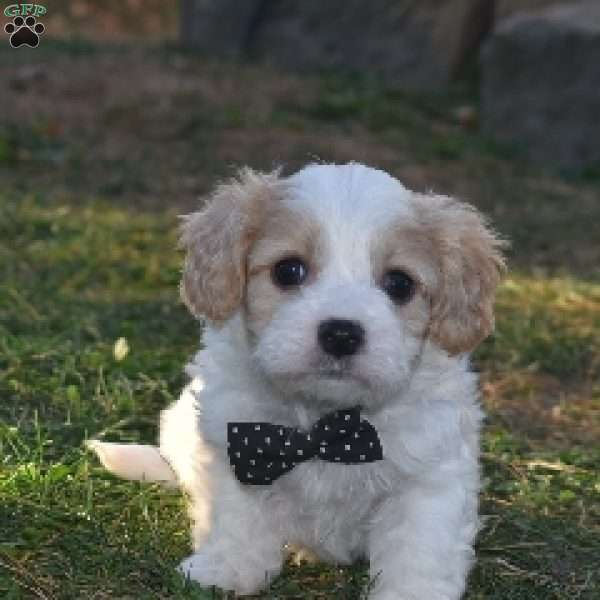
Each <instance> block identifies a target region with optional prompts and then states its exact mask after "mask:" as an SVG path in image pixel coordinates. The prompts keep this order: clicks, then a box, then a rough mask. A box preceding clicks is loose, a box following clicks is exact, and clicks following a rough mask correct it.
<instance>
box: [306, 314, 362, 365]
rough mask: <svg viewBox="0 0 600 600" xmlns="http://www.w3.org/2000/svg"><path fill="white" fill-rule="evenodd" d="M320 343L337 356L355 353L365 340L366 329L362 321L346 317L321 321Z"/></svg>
mask: <svg viewBox="0 0 600 600" xmlns="http://www.w3.org/2000/svg"><path fill="white" fill-rule="evenodd" d="M317 338H318V340H319V345H320V346H321V348H323V350H324V351H325V352H327V354H331V355H332V356H335V357H336V358H340V357H342V356H350V355H351V354H355V353H356V352H357V351H358V349H359V348H360V347H361V346H362V345H363V343H364V341H365V330H364V329H363V328H362V325H360V323H356V322H354V321H348V320H346V319H327V321H322V322H321V323H319V329H318V331H317Z"/></svg>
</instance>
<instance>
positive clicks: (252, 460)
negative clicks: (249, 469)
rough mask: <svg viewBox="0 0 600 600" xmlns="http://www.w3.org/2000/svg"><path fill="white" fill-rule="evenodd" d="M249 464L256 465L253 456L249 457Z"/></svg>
mask: <svg viewBox="0 0 600 600" xmlns="http://www.w3.org/2000/svg"><path fill="white" fill-rule="evenodd" d="M250 464H251V465H252V466H255V465H256V461H255V460H254V459H253V458H251V459H250Z"/></svg>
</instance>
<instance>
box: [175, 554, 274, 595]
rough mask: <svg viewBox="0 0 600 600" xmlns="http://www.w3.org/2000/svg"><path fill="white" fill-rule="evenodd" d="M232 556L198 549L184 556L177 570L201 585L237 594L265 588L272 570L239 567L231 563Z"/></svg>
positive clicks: (252, 566) (250, 566)
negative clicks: (261, 570)
mask: <svg viewBox="0 0 600 600" xmlns="http://www.w3.org/2000/svg"><path fill="white" fill-rule="evenodd" d="M232 560H233V557H225V556H222V555H221V554H220V553H210V552H203V551H200V552H198V553H196V554H192V555H191V556H190V557H189V558H186V559H185V560H184V561H182V562H181V564H180V565H179V567H178V569H177V570H178V571H179V572H180V573H181V574H182V575H183V576H184V577H186V578H189V579H191V580H192V581H196V582H197V583H199V584H200V585H201V586H203V587H211V586H213V585H214V586H216V587H218V588H221V589H222V590H233V591H234V592H236V593H237V594H242V595H245V594H254V593H256V592H258V591H260V590H261V589H263V588H265V587H266V586H267V585H268V583H269V580H270V579H271V577H272V576H274V575H275V573H274V572H269V571H264V572H259V570H258V569H256V565H246V566H245V567H241V568H240V566H239V565H236V567H237V568H236V567H234V565H233V562H232Z"/></svg>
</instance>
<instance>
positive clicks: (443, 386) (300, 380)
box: [108, 165, 482, 600]
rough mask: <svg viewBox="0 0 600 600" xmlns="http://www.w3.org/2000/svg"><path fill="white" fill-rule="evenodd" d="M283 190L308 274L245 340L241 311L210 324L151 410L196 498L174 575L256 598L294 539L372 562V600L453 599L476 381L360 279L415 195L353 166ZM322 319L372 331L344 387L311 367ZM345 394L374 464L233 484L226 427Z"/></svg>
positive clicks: (472, 515)
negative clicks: (179, 384) (368, 426)
mask: <svg viewBox="0 0 600 600" xmlns="http://www.w3.org/2000/svg"><path fill="white" fill-rule="evenodd" d="M287 189H288V192H287V196H286V199H285V200H284V201H285V202H287V203H288V205H289V206H290V207H293V208H294V210H296V211H301V212H302V211H304V212H306V214H310V215H311V216H312V217H313V218H316V219H317V220H318V222H319V223H320V224H321V225H322V230H323V239H324V240H325V242H324V244H323V247H322V248H321V253H322V255H321V259H322V262H323V264H324V268H323V271H322V272H321V273H320V276H319V279H318V280H317V281H316V282H314V283H313V284H312V285H311V286H308V287H307V289H305V290H303V291H302V292H301V293H299V294H297V295H295V296H293V297H291V298H290V299H289V301H287V302H284V303H283V304H282V305H281V306H280V307H279V309H278V310H277V311H276V313H275V314H274V316H273V319H272V320H271V321H270V322H269V323H268V324H267V325H266V327H265V328H264V330H263V331H261V333H260V334H259V336H258V339H257V340H256V341H255V342H253V341H251V340H250V339H249V337H248V335H247V330H246V327H245V321H244V319H245V316H244V313H243V310H242V309H240V310H238V311H237V312H236V313H235V314H234V315H233V316H232V317H231V318H230V319H229V320H228V321H227V322H226V323H225V324H222V325H220V326H218V327H217V326H212V325H208V326H207V328H206V330H205V333H204V337H203V342H204V349H202V350H201V351H200V352H198V354H197V355H196V356H195V357H194V359H193V360H192V362H191V364H190V365H189V366H188V367H187V372H188V374H189V375H190V376H191V378H192V380H191V383H190V385H189V386H188V387H187V388H186V389H185V390H184V391H183V393H182V395H181V397H180V398H179V400H178V401H177V402H176V403H175V404H174V405H173V406H172V407H170V408H169V409H168V410H166V411H164V412H163V416H162V420H161V436H160V451H161V454H162V455H163V456H164V458H165V459H166V460H167V461H168V463H169V464H170V465H171V466H172V468H173V469H174V470H175V472H176V473H177V476H178V479H179V481H180V482H181V484H182V486H183V487H184V488H185V489H186V490H187V491H188V492H189V493H190V494H191V497H192V509H191V510H192V517H193V519H194V535H193V539H194V546H195V550H194V554H192V555H191V556H190V557H189V558H188V559H186V560H185V561H183V563H182V564H181V567H180V568H181V571H182V572H183V573H184V574H186V575H188V576H189V577H190V578H191V579H194V580H196V581H198V582H199V583H200V584H202V585H205V586H210V585H216V586H219V587H221V588H224V589H233V590H235V591H236V592H238V593H241V594H247V593H253V592H256V591H257V590H259V589H261V588H262V587H264V585H265V584H266V583H267V582H268V580H269V579H270V578H272V577H273V576H275V575H276V574H277V573H278V572H279V570H280V568H281V563H282V560H283V547H284V545H285V544H294V545H300V546H303V547H306V548H308V549H310V550H312V551H313V552H314V553H316V554H317V555H318V556H319V557H321V558H322V559H324V560H328V561H333V562H335V563H340V564H347V563H350V562H352V561H354V560H355V559H356V558H358V557H368V558H369V559H370V572H371V576H372V578H373V580H374V583H373V589H372V591H371V593H370V598H372V599H373V600H457V599H458V598H459V597H460V596H461V595H462V593H463V590H464V586H465V580H466V575H467V573H468V569H469V567H470V564H471V561H472V559H473V551H472V543H473V540H474V537H475V534H476V532H477V529H478V518H477V495H478V490H479V466H478V440H479V427H480V422H481V418H482V413H481V410H480V408H479V405H478V392H477V381H476V376H475V375H474V374H473V373H471V372H470V371H469V364H468V357H467V356H466V355H458V356H450V355H449V354H448V353H447V352H445V351H444V350H442V349H441V348H439V347H438V346H436V345H435V344H433V343H432V342H430V341H427V340H426V339H425V340H423V339H422V338H418V337H415V336H413V335H412V334H411V333H410V328H408V327H407V324H406V323H404V322H403V320H402V319H401V318H399V317H398V314H397V313H396V312H394V307H393V304H392V303H391V302H390V300H389V298H388V297H387V296H386V294H385V293H384V292H383V291H382V290H381V289H379V288H378V287H377V285H375V283H374V281H373V280H372V274H371V264H370V258H369V247H370V244H371V241H372V240H373V239H374V238H376V237H377V235H378V232H379V231H380V230H381V228H382V227H383V226H384V225H385V224H386V223H387V222H389V220H390V218H392V217H393V216H394V217H395V216H398V217H402V218H405V219H406V220H407V221H410V220H411V219H414V212H413V209H412V206H411V204H410V195H411V193H410V192H409V191H408V190H406V189H405V188H403V187H402V186H401V185H400V184H399V183H398V182H397V181H396V180H395V179H393V178H391V177H390V176H389V175H386V174H385V173H382V172H381V171H375V170H374V169H367V168H366V167H362V166H360V165H347V166H344V167H335V166H324V165H320V166H312V167H308V168H306V169H304V170H302V171H300V172H299V173H298V174H296V175H295V176H293V177H291V178H290V179H289V180H288V184H287ZM332 316H335V317H342V318H351V319H353V320H356V321H360V322H361V323H362V324H363V326H364V327H365V329H366V335H367V340H368V345H367V348H366V350H365V352H364V353H362V354H361V355H360V357H357V358H356V360H355V361H354V363H353V368H352V370H351V373H350V376H349V377H347V378H345V379H341V380H339V379H336V378H332V377H324V376H322V375H321V374H319V360H320V359H319V350H318V348H317V347H316V342H315V330H316V326H317V324H318V323H319V322H320V321H321V320H322V319H324V318H328V317H332ZM356 403H360V404H361V405H362V407H363V413H362V414H363V416H364V417H365V418H366V419H367V420H368V421H369V422H370V423H372V424H373V425H374V426H375V427H376V429H377V431H378V434H379V437H380V440H381V442H382V446H383V451H384V460H382V461H378V462H373V463H369V464H365V465H343V464H342V465H340V464H332V463H327V462H324V461H320V460H316V459H315V460H311V461H308V462H305V463H302V464H300V465H298V466H297V467H296V468H294V469H293V470H292V471H290V472H289V473H287V474H285V475H284V476H282V477H281V478H279V479H278V480H277V481H275V482H274V483H273V484H272V485H270V486H248V485H243V484H241V483H239V482H238V481H237V480H236V479H235V478H234V476H233V474H232V471H231V469H230V467H229V464H228V459H227V450H226V447H227V439H226V432H227V423H228V422H229V421H270V422H273V423H278V424H282V425H288V426H295V427H299V428H308V427H310V425H311V424H312V423H314V422H315V421H316V420H317V419H318V418H319V417H320V416H322V415H323V414H324V413H326V412H328V411H330V410H333V409H336V408H340V407H343V406H344V407H345V406H352V405H353V404H356ZM124 460H125V461H126V460H127V458H126V457H125V458H124ZM108 466H109V468H110V464H109V465H108ZM117 471H118V472H120V473H123V472H124V470H123V469H121V470H118V469H117ZM138 471H139V469H138ZM142 471H143V469H142Z"/></svg>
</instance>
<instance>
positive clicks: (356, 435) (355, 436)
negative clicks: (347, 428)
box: [354, 431, 360, 440]
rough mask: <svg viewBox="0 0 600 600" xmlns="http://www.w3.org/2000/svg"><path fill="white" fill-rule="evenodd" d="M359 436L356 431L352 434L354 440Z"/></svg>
mask: <svg viewBox="0 0 600 600" xmlns="http://www.w3.org/2000/svg"><path fill="white" fill-rule="evenodd" d="M359 437H360V436H359V435H358V431H355V432H354V439H355V440H357V439H358V438H359Z"/></svg>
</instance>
